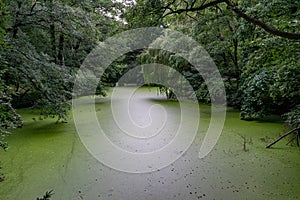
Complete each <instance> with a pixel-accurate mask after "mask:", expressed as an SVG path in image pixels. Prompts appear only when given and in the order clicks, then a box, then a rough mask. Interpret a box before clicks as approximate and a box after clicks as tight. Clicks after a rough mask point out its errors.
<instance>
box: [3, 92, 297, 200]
mask: <svg viewBox="0 0 300 200" xmlns="http://www.w3.org/2000/svg"><path fill="white" fill-rule="evenodd" d="M120 89H124V90H125V88H120ZM146 93H147V95H149V94H150V96H149V97H151V95H153V99H154V100H153V99H152V100H151V101H152V102H153V103H156V104H157V103H158V104H160V105H161V106H163V107H164V108H165V109H166V110H168V111H169V112H170V113H173V117H172V118H168V120H174V127H177V126H178V119H177V118H176V116H180V110H179V104H178V103H176V102H172V101H166V100H163V99H159V100H157V99H155V98H157V96H156V90H155V89H149V88H146V89H145V88H144V89H140V90H139V92H138V94H140V95H145V94H146ZM85 98H90V97H85ZM150 99H151V98H150ZM96 102H97V103H96V106H95V108H96V112H97V116H98V118H99V120H104V121H105V124H106V127H105V126H104V129H106V130H109V131H111V132H112V133H113V132H114V128H113V127H110V126H109V124H110V123H109V122H110V121H112V120H113V117H112V115H111V111H110V103H109V98H105V99H103V98H97V99H96ZM148 103H149V102H148ZM19 112H20V114H22V116H23V117H24V120H25V122H26V123H25V126H24V127H23V128H21V129H18V130H15V131H14V134H13V135H11V136H10V137H9V138H8V142H9V146H10V148H9V150H8V151H7V152H1V154H0V160H1V163H2V167H3V170H2V172H3V173H4V174H5V181H3V182H1V183H0V199H3V200H4V199H5V200H15V199H25V200H27V199H28V200H33V199H36V197H38V196H42V194H43V193H44V192H45V191H47V190H51V189H53V190H54V193H55V195H54V196H53V198H52V199H53V200H56V199H62V200H67V199H70V200H76V199H88V200H90V199H92V200H94V199H103V200H106V199H125V200H127V199H128V200H134V199H136V200H140V199H157V200H160V199H163V200H166V199H180V200H181V199H278V200H279V199H280V200H281V199H291V200H292V199H295V200H296V199H299V196H300V190H299V188H300V149H299V148H297V147H290V146H286V145H285V143H286V141H281V142H279V143H278V144H276V145H275V146H274V148H272V149H265V148H264V146H265V145H266V144H267V143H268V142H270V141H271V140H274V139H275V138H277V137H278V136H279V134H280V133H283V132H284V131H286V130H287V128H286V127H285V126H284V125H283V123H282V122H280V121H278V120H275V119H271V120H265V121H242V120H240V119H239V112H237V111H236V110H233V109H230V108H229V109H228V111H227V118H226V122H225V127H224V129H223V132H222V135H221V137H220V139H219V141H218V143H217V145H216V146H215V148H214V150H213V151H212V152H211V153H210V154H209V155H208V156H207V157H205V158H204V159H199V158H198V151H199V148H200V146H201V142H202V139H203V136H204V134H205V131H206V130H207V127H208V124H209V121H210V107H209V106H207V105H200V114H201V119H200V124H199V131H198V132H199V133H198V135H197V137H196V139H195V141H194V143H193V145H192V146H191V147H190V148H189V150H188V151H187V152H186V153H185V154H184V155H183V156H182V157H181V158H179V159H178V160H177V161H175V162H174V163H172V164H171V165H169V166H167V167H165V168H163V169H161V170H158V171H155V172H152V173H146V174H130V173H124V172H119V171H116V170H113V169H110V168H109V167H107V166H105V165H103V164H101V163H100V162H98V161H97V160H95V159H94V158H93V157H92V156H91V155H90V154H89V153H88V151H87V150H86V149H85V147H84V146H83V144H82V143H81V142H80V139H79V137H78V135H77V133H76V129H75V126H74V122H73V121H72V117H71V116H70V119H69V123H63V124H56V123H55V119H45V120H41V121H40V120H36V119H38V116H37V115H36V114H35V113H32V112H31V110H29V109H22V110H20V111H19ZM85 112H90V111H88V110H84V105H83V109H82V115H84V114H85ZM190 120H191V121H192V120H193V119H192V118H191V119H190ZM187 132H188V130H187ZM170 133H172V129H171V128H170ZM111 138H114V135H113V134H112V137H111ZM114 139H115V140H116V142H119V145H120V146H122V145H123V147H124V148H126V144H125V143H124V142H123V143H122V139H119V140H117V139H118V138H114ZM162 144H164V143H162ZM245 147H246V149H244V148H245ZM140 150H142V149H140Z"/></svg>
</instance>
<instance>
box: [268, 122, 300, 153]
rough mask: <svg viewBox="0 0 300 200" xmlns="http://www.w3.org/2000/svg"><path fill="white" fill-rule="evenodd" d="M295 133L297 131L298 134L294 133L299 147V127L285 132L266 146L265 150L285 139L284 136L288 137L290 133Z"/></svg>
mask: <svg viewBox="0 0 300 200" xmlns="http://www.w3.org/2000/svg"><path fill="white" fill-rule="evenodd" d="M295 131H298V133H296V134H297V135H298V136H297V137H296V138H297V144H298V145H299V142H298V139H299V134H300V127H298V128H294V129H293V130H290V131H289V132H287V133H286V134H284V135H282V136H280V137H279V138H278V139H277V140H275V141H274V142H272V143H270V144H268V145H267V146H266V148H267V149H268V148H270V147H271V146H273V145H274V144H276V143H277V142H279V141H280V140H281V139H283V138H285V137H286V136H288V135H290V134H291V133H293V132H295Z"/></svg>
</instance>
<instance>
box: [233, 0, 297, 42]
mask: <svg viewBox="0 0 300 200" xmlns="http://www.w3.org/2000/svg"><path fill="white" fill-rule="evenodd" d="M227 5H228V6H229V9H231V10H232V11H234V12H235V13H236V14H237V15H238V16H240V17H242V18H244V19H245V20H247V21H248V22H250V23H253V24H255V25H257V26H259V27H261V28H262V29H264V30H265V31H266V32H268V33H271V34H273V35H277V36H280V37H284V38H289V39H300V33H291V32H285V31H281V30H278V29H275V28H273V27H271V26H269V25H267V24H266V23H264V22H263V21H261V20H258V19H255V18H253V17H251V16H249V15H247V14H245V13H244V12H242V11H241V10H239V9H238V8H237V7H233V6H232V5H231V4H230V3H229V1H228V3H227Z"/></svg>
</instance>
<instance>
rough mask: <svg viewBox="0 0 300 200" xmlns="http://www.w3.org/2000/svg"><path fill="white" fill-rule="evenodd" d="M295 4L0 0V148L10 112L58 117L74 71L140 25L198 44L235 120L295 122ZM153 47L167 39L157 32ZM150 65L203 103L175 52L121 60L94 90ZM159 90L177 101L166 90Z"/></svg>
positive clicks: (299, 94)
mask: <svg viewBox="0 0 300 200" xmlns="http://www.w3.org/2000/svg"><path fill="white" fill-rule="evenodd" d="M299 8H300V2H299V1H292V0H289V1H285V0H274V1H268V0H254V1H242V0H239V1H232V0H209V1H207V0H202V1H196V0H191V1H179V0H146V1H142V0H137V1H136V2H135V3H133V2H132V1H122V2H120V1H110V0H95V1H89V0H84V1H75V0H26V1H22V0H15V1H9V0H0V134H1V138H0V146H1V147H2V148H4V149H6V148H7V146H6V144H5V142H4V137H5V136H6V135H7V134H8V132H7V129H11V128H16V127H21V126H22V124H23V122H22V120H21V116H20V115H18V114H17V111H16V109H18V108H21V107H32V108H38V110H39V111H40V116H41V117H40V118H41V119H42V118H44V117H58V120H65V119H66V117H67V114H68V111H69V109H70V99H71V97H72V86H73V80H74V77H75V76H74V75H75V74H76V71H77V69H78V68H79V67H80V65H81V63H82V62H83V60H84V59H85V57H86V56H87V55H88V54H89V52H90V51H91V50H92V49H93V47H95V46H96V45H97V43H98V42H101V41H103V40H104V39H105V38H107V37H109V36H111V35H113V34H114V33H117V32H118V31H122V30H128V29H132V28H138V27H148V26H159V27H164V28H170V29H174V30H178V31H181V32H183V33H184V34H186V35H188V36H191V37H192V38H193V39H195V40H196V41H197V42H199V43H200V44H201V45H202V46H203V47H204V48H205V49H206V50H207V51H208V53H209V54H210V55H211V57H212V58H213V60H214V62H215V63H216V65H217V66H218V68H219V71H220V73H221V75H222V78H223V80H224V83H225V87H226V96H227V102H228V104H229V105H231V106H234V107H236V108H239V109H240V110H241V118H242V119H252V118H261V117H264V116H266V115H268V114H280V115H283V116H284V117H285V119H287V122H288V124H289V125H291V126H295V127H298V126H299V105H300V102H299V101H300V100H299V99H300V88H299V87H300V60H299V52H300V21H299V15H300V9H299ZM120 18H122V19H121V20H120ZM124 22H125V23H124ZM180 42H182V43H184V41H177V40H176V39H174V43H180ZM153 44H160V45H167V44H164V36H161V37H159V38H157V39H156V40H155V41H153ZM153 62H156V63H160V64H164V65H168V66H172V67H173V68H174V69H176V70H177V71H179V72H180V73H182V74H183V75H184V76H185V78H186V79H187V80H188V81H189V82H190V84H191V85H192V87H193V88H194V90H195V91H196V95H197V98H198V100H199V101H201V102H210V101H211V99H210V98H211V97H210V95H209V92H208V89H207V86H206V83H205V82H204V81H203V78H202V77H201V75H200V74H198V73H197V71H196V70H195V69H194V68H193V67H192V66H191V65H190V64H189V63H188V62H187V61H186V60H184V59H183V58H182V57H181V55H175V54H171V53H169V52H166V51H163V50H140V51H136V52H131V53H128V54H126V55H124V56H122V57H120V58H119V59H118V60H116V61H115V62H114V63H113V64H112V65H111V67H110V68H109V69H107V70H106V72H105V73H104V76H103V78H102V83H100V84H99V85H98V87H97V93H98V94H102V95H104V94H105V93H104V85H114V84H115V83H116V82H118V80H119V78H120V77H121V76H122V75H123V74H124V73H126V72H127V71H128V70H129V69H131V68H133V67H135V66H136V65H137V64H145V63H153ZM143 70H147V69H146V68H144V69H143ZM169 73H170V72H169V71H166V72H159V74H160V75H161V76H163V75H166V74H169ZM208 73H214V72H211V71H210V72H208ZM202 75H203V74H202ZM144 78H145V79H146V81H147V78H149V77H144ZM212 81H213V80H212ZM161 90H162V91H163V92H165V93H166V94H167V96H168V98H170V99H175V98H176V97H175V96H174V94H173V93H172V90H171V88H166V87H161ZM214 90H215V91H216V92H217V91H218V88H217V86H216V88H214ZM81 95H84V90H83V94H81ZM220 95H222V94H220Z"/></svg>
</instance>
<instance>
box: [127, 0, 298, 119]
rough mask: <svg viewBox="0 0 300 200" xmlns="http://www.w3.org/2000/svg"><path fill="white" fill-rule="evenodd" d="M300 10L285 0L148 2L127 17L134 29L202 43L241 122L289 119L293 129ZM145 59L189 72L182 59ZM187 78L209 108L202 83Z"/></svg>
mask: <svg viewBox="0 0 300 200" xmlns="http://www.w3.org/2000/svg"><path fill="white" fill-rule="evenodd" d="M299 7H300V3H299V2H297V1H282V0H276V1H264V0H261V1H258V0H257V1H226V0H225V1H176V0H175V1H167V0H166V1H153V0H147V1H137V4H136V5H135V6H134V7H132V8H131V9H130V10H129V11H128V13H127V15H126V16H127V21H128V22H129V26H130V27H140V26H147V25H155V22H156V25H162V26H165V27H169V28H171V29H175V30H179V31H182V32H183V33H185V34H187V35H189V36H191V37H193V38H194V39H195V40H196V41H198V42H199V43H200V44H201V45H202V46H203V47H204V48H205V49H206V50H207V51H208V52H209V54H210V55H211V57H212V58H213V60H214V62H215V63H216V65H217V66H218V68H219V71H220V73H221V75H222V77H223V80H224V82H225V87H226V93H227V94H226V95H227V102H228V104H229V105H232V106H235V107H237V108H240V109H241V118H242V119H252V118H261V117H264V116H266V115H268V114H284V113H289V114H286V116H289V117H288V119H289V124H293V125H295V123H296V122H295V120H296V121H299V116H296V115H295V114H296V113H297V108H298V107H299V103H300V102H299V99H300V88H299V87H300V86H299V85H300V61H299V52H300V37H299V32H300V21H299V19H298V17H297V16H299V15H300V9H299ZM139 13H143V19H142V20H141V15H140V14H139ZM143 22H144V23H143ZM296 38H298V39H296ZM158 40H159V39H158ZM142 57H143V58H144V60H143V62H144V63H151V62H158V63H162V64H166V65H169V66H172V67H173V68H175V69H176V70H178V71H180V72H181V73H183V74H185V73H187V72H186V69H187V68H189V64H188V63H186V62H184V61H182V58H181V57H180V56H176V55H170V54H168V53H166V52H162V51H153V52H150V51H145V52H144V53H143V56H142ZM188 74H190V72H189V73H188ZM185 76H186V77H188V78H189V81H190V82H191V83H192V85H193V86H194V89H196V90H197V97H198V99H199V101H202V102H209V101H210V99H209V98H210V97H209V93H208V91H207V87H206V84H205V83H204V82H203V81H202V79H201V77H199V75H197V74H194V73H191V76H187V75H185ZM290 120H292V121H294V122H291V121H290ZM298 123H299V122H298Z"/></svg>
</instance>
